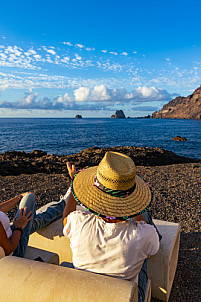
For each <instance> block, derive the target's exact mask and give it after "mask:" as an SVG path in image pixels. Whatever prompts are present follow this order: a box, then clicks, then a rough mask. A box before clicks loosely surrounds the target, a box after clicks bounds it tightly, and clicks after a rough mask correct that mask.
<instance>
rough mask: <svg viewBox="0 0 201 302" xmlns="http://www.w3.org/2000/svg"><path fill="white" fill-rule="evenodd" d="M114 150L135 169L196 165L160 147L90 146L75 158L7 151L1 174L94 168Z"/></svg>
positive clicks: (1, 156) (1, 159) (2, 156)
mask: <svg viewBox="0 0 201 302" xmlns="http://www.w3.org/2000/svg"><path fill="white" fill-rule="evenodd" d="M107 151H116V152H121V153H124V154H127V155H128V156H130V157H131V158H132V159H133V160H134V162H135V164H136V166H161V165H172V164H181V163H196V162H199V160H195V159H192V158H187V157H182V156H179V155H176V154H175V153H173V152H171V151H168V150H164V149H162V148H148V147H134V146H127V147H110V148H97V147H91V148H88V149H85V150H83V151H81V152H79V153H78V154H75V155H68V156H67V155H55V154H47V153H46V152H44V151H41V150H34V151H32V152H30V153H26V152H24V151H8V152H4V153H2V154H0V175H2V176H6V175H20V174H37V173H45V174H52V173H57V174H62V173H66V162H67V161H70V162H72V163H74V164H75V166H76V167H77V169H82V168H85V167H89V166H96V165H97V164H98V163H99V162H100V161H101V159H102V158H103V156H104V154H105V152H107Z"/></svg>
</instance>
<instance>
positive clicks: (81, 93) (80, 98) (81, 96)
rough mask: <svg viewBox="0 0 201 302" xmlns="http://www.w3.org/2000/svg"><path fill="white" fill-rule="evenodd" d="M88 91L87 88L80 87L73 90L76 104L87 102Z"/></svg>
mask: <svg viewBox="0 0 201 302" xmlns="http://www.w3.org/2000/svg"><path fill="white" fill-rule="evenodd" d="M89 92H90V89H89V88H87V87H80V88H78V89H76V90H74V96H75V101H76V102H86V101H87V100H88V96H89Z"/></svg>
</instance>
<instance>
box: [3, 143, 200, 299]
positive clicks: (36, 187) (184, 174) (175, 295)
mask: <svg viewBox="0 0 201 302" xmlns="http://www.w3.org/2000/svg"><path fill="white" fill-rule="evenodd" d="M128 148H129V147H128ZM99 150H101V149H99ZM152 150H153V149H152ZM91 151H92V150H91ZM104 151H105V150H104ZM117 151H119V150H117ZM101 152H102V150H101V151H100V159H101V157H102V153H101ZM96 153H97V152H96ZM124 153H126V152H125V150H124ZM86 154H87V153H85V156H86ZM96 155H97V154H96ZM80 156H81V155H80V154H79V157H80ZM82 156H84V154H82ZM74 157H76V155H75V156H74ZM164 157H165V154H164ZM136 159H137V158H136ZM67 160H69V159H67ZM96 160H97V158H96ZM144 161H146V157H145V158H144ZM79 162H81V161H79ZM136 162H137V163H138V161H137V160H136ZM164 163H165V158H164ZM88 164H89V163H88V162H86V166H88ZM97 164H98V160H97ZM77 168H80V167H79V165H77ZM136 169H137V174H139V175H141V176H142V177H143V178H144V179H145V180H146V181H147V182H149V184H150V185H151V187H152V189H153V192H154V196H155V198H154V203H153V205H152V208H151V209H150V211H151V213H152V216H153V218H156V219H162V220H166V221H172V222H177V223H180V224H181V240H180V250H179V259H178V267H177V271H176V275H175V279H174V283H173V287H172V291H171V295H170V299H169V301H170V302H177V301H196V302H197V301H201V300H200V297H201V290H200V275H201V269H200V261H199V260H200V258H199V257H200V249H201V236H200V196H201V163H200V162H199V161H198V162H195V161H193V160H192V162H191V160H187V161H186V162H184V163H181V160H178V163H176V162H175V161H174V163H173V164H164V165H162V164H161V163H160V165H157V161H156V162H155V164H153V165H147V164H145V165H143V162H140V165H138V164H136ZM50 172H51V171H50ZM69 184H70V179H69V177H66V175H65V177H64V174H63V173H59V174H57V173H55V172H54V173H48V174H47V173H35V174H19V175H4V176H3V175H0V191H1V200H0V202H2V201H5V200H7V199H9V198H11V197H13V196H15V195H16V194H18V193H22V192H26V191H32V192H34V193H35V194H36V195H37V197H38V203H37V208H39V207H40V206H42V205H44V204H46V203H48V202H51V201H59V198H60V195H64V194H65V193H66V190H67V189H68V187H69ZM15 212H16V208H15V209H13V210H11V211H10V212H9V217H10V219H12V218H13V217H14V214H15ZM152 302H157V300H155V299H152Z"/></svg>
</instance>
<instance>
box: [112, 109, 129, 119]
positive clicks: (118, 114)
mask: <svg viewBox="0 0 201 302" xmlns="http://www.w3.org/2000/svg"><path fill="white" fill-rule="evenodd" d="M111 118H126V116H125V114H124V112H123V110H117V111H116V112H115V114H113V115H111Z"/></svg>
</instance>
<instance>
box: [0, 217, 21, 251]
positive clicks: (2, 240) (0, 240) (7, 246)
mask: <svg viewBox="0 0 201 302" xmlns="http://www.w3.org/2000/svg"><path fill="white" fill-rule="evenodd" d="M20 237H21V232H20V231H18V230H15V231H13V233H12V235H11V237H9V238H8V237H7V235H6V232H5V230H4V228H3V225H2V223H1V222H0V246H1V247H2V248H3V249H4V252H5V255H6V256H8V255H10V254H11V253H12V252H13V251H14V250H15V249H16V247H17V245H18V243H19V241H20Z"/></svg>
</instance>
